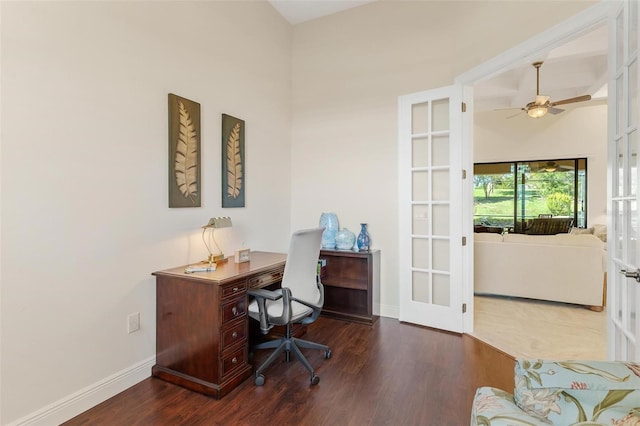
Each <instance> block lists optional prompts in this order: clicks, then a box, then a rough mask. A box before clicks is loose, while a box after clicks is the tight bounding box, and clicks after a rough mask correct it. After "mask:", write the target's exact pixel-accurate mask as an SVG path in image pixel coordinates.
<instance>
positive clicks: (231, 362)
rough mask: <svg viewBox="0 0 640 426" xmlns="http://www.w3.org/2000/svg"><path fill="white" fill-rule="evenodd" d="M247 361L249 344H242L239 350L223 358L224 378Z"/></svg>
mask: <svg viewBox="0 0 640 426" xmlns="http://www.w3.org/2000/svg"><path fill="white" fill-rule="evenodd" d="M246 363H247V345H242V346H240V347H239V348H238V349H237V350H235V351H233V352H232V353H230V354H229V355H227V356H225V357H224V358H222V380H224V377H225V376H226V375H228V374H230V373H232V372H233V371H235V370H236V369H237V368H238V367H241V366H243V365H245V364H246Z"/></svg>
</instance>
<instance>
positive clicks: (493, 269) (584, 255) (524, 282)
mask: <svg viewBox="0 0 640 426" xmlns="http://www.w3.org/2000/svg"><path fill="white" fill-rule="evenodd" d="M474 260H475V262H474V289H475V293H476V294H493V295H502V296H513V297H524V298H529V299H540V300H549V301H554V302H563V303H574V304H578V305H586V306H588V307H590V308H591V309H594V310H601V309H602V307H603V306H604V305H605V286H604V284H605V280H606V263H607V255H606V247H605V243H604V242H603V241H602V240H601V239H599V238H598V237H595V236H593V235H590V234H584V235H571V234H558V235H524V234H506V235H504V236H502V235H500V234H491V233H476V234H474Z"/></svg>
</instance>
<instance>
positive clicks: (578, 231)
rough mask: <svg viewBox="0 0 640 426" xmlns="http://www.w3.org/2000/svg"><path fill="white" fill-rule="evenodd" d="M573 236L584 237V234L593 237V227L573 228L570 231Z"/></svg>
mask: <svg viewBox="0 0 640 426" xmlns="http://www.w3.org/2000/svg"><path fill="white" fill-rule="evenodd" d="M569 234H571V235H582V234H592V235H593V227H591V228H575V227H574V228H571V231H569Z"/></svg>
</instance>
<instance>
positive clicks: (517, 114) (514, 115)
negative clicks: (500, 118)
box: [505, 108, 524, 119]
mask: <svg viewBox="0 0 640 426" xmlns="http://www.w3.org/2000/svg"><path fill="white" fill-rule="evenodd" d="M520 109H521V110H522V111H524V108H520ZM522 111H521V112H517V113H515V114H513V115H510V116H508V117H505V118H506V119H509V118H513V117H517V116H519V115H520V114H522Z"/></svg>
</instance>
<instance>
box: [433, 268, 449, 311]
mask: <svg viewBox="0 0 640 426" xmlns="http://www.w3.org/2000/svg"><path fill="white" fill-rule="evenodd" d="M449 294H450V291H449V275H444V274H433V303H434V304H436V305H441V306H449Z"/></svg>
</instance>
